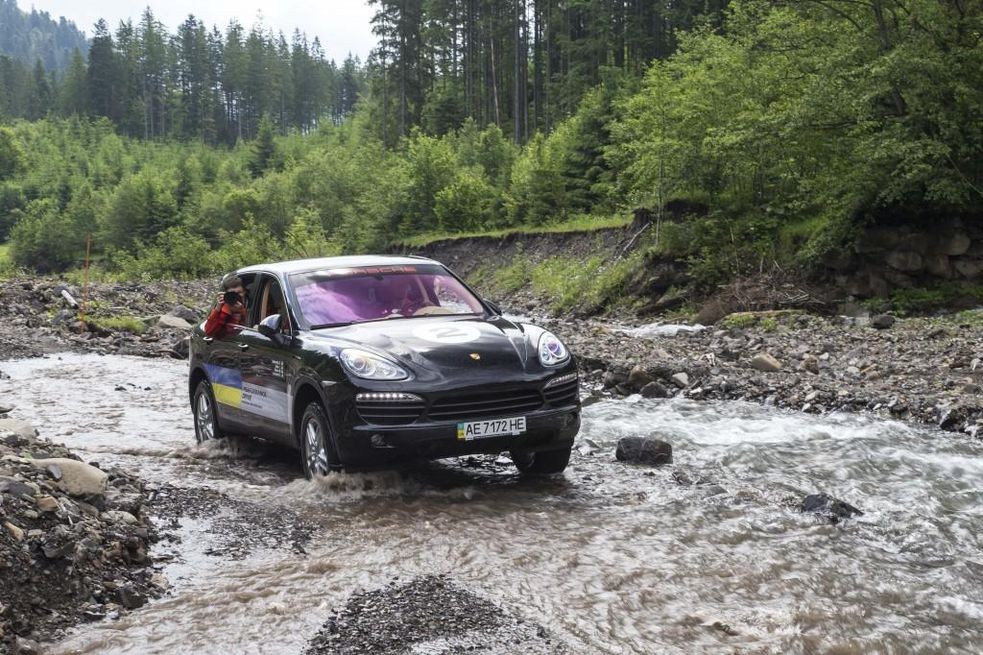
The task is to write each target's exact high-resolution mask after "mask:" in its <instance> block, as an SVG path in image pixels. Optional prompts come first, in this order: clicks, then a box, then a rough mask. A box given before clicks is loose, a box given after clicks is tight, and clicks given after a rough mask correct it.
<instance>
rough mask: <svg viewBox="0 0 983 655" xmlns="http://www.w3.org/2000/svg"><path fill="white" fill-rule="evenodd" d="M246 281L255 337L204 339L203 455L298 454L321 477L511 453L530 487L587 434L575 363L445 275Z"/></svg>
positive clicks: (317, 262) (198, 368) (334, 273)
mask: <svg viewBox="0 0 983 655" xmlns="http://www.w3.org/2000/svg"><path fill="white" fill-rule="evenodd" d="M235 275H237V276H239V277H240V278H242V280H243V283H244V287H245V289H246V292H247V299H248V301H247V320H246V325H244V326H233V327H231V329H228V330H226V331H225V332H224V333H223V334H221V335H216V336H207V335H206V334H205V332H204V324H203V325H202V326H199V327H197V328H196V329H195V331H194V334H193V337H192V342H191V368H190V377H189V380H188V382H189V384H188V390H189V393H190V398H191V407H192V411H193V412H194V417H195V433H196V436H197V438H198V440H199V441H203V440H205V439H211V438H218V437H221V436H222V435H224V434H243V435H249V436H257V437H262V438H265V439H270V440H274V441H277V442H280V443H284V444H287V445H289V446H292V447H295V448H297V449H299V450H300V452H301V455H302V462H303V466H304V473H305V474H306V475H307V477H309V478H310V477H313V476H315V475H326V474H327V473H328V472H329V471H332V470H339V469H341V468H346V469H350V470H351V469H367V468H378V467H386V466H393V465H396V464H399V463H401V462H404V461H406V460H408V459H413V458H424V459H439V458H442V457H454V456H459V455H469V454H476V453H491V454H494V453H500V452H502V451H506V450H507V451H509V452H510V453H511V456H512V460H513V461H514V462H515V465H516V467H517V468H518V469H519V471H521V472H523V473H530V474H541V475H545V474H553V473H559V472H561V471H563V470H564V468H566V465H567V462H568V461H569V459H570V450H571V447H572V445H573V440H574V438H575V437H576V435H577V432H578V430H579V429H580V397H579V379H578V375H577V366H576V363H575V361H574V358H573V356H572V355H571V354H570V353H569V351H568V350H567V348H566V346H564V345H563V343H562V342H561V341H560V340H559V339H558V338H557V337H556V336H554V335H553V334H551V333H550V332H548V331H546V330H543V329H541V328H538V327H535V326H532V325H527V324H523V323H519V322H516V321H513V320H510V319H507V318H505V317H503V316H502V315H501V312H500V311H499V310H498V308H497V307H496V306H495V305H494V304H492V303H490V302H488V301H486V300H483V299H482V298H480V297H479V296H478V295H477V294H476V293H475V292H474V291H472V290H471V289H470V288H469V287H468V286H467V285H466V284H465V283H464V282H462V281H461V280H460V279H459V278H458V277H457V276H456V275H454V274H453V273H451V272H450V271H449V270H448V269H447V268H445V267H444V266H443V265H441V264H440V263H438V262H436V261H433V260H429V259H422V258H416V257H381V256H373V257H333V258H327V259H310V260H303V261H292V262H283V263H278V264H268V265H263V266H251V267H248V268H244V269H242V270H240V271H237V272H236V273H235ZM250 326H252V327H250Z"/></svg>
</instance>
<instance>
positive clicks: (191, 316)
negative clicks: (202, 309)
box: [168, 305, 201, 325]
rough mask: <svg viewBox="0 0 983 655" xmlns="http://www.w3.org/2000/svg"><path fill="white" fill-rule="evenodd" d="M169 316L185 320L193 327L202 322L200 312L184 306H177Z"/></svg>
mask: <svg viewBox="0 0 983 655" xmlns="http://www.w3.org/2000/svg"><path fill="white" fill-rule="evenodd" d="M168 316H176V317H177V318H181V319H184V320H185V321H187V322H188V323H191V324H192V325H193V324H195V323H198V322H199V321H201V318H200V317H199V315H198V312H196V311H195V310H193V309H189V308H188V307H185V306H184V305H175V306H174V307H173V308H172V309H171V311H170V312H168Z"/></svg>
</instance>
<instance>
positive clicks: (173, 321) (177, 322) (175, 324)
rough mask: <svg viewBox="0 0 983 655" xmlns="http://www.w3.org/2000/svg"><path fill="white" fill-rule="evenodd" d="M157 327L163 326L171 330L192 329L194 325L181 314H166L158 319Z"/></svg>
mask: <svg viewBox="0 0 983 655" xmlns="http://www.w3.org/2000/svg"><path fill="white" fill-rule="evenodd" d="M157 327H162V328H165V329H169V330H190V329H191V327H192V325H191V323H188V322H187V321H186V320H184V319H183V318H180V317H179V316H171V315H170V314H164V315H163V316H161V317H160V318H159V319H157Z"/></svg>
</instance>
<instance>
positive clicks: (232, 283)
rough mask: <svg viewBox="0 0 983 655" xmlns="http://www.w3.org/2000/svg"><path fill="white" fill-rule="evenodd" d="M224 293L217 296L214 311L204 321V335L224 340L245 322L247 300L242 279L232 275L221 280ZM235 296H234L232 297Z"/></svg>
mask: <svg viewBox="0 0 983 655" xmlns="http://www.w3.org/2000/svg"><path fill="white" fill-rule="evenodd" d="M222 289H224V291H223V292H222V293H220V294H218V302H217V304H216V305H215V309H213V310H212V313H211V314H209V315H208V320H206V321H205V335H206V336H209V337H212V338H216V339H224V338H226V337H228V336H230V335H232V334H233V333H234V332H235V327H236V326H238V325H243V324H245V322H246V314H247V298H246V289H245V287H244V286H243V284H242V278H240V277H238V276H236V275H233V276H232V277H228V278H226V279H224V280H222ZM233 294H235V295H233Z"/></svg>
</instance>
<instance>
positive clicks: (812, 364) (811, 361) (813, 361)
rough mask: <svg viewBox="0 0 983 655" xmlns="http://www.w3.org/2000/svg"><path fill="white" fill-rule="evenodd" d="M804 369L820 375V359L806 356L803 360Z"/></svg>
mask: <svg viewBox="0 0 983 655" xmlns="http://www.w3.org/2000/svg"><path fill="white" fill-rule="evenodd" d="M802 368H804V369H805V370H807V371H809V372H810V373H814V374H816V375H818V374H819V358H818V357H816V356H815V355H806V356H805V357H803V358H802Z"/></svg>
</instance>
